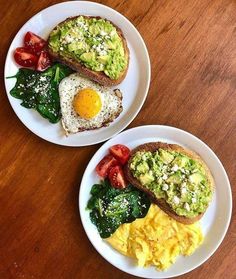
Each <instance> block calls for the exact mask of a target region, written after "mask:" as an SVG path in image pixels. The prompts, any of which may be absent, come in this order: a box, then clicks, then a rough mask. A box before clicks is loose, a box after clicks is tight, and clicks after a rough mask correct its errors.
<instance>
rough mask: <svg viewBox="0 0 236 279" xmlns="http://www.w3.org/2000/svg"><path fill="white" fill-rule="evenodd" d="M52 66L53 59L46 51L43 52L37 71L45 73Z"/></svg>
mask: <svg viewBox="0 0 236 279" xmlns="http://www.w3.org/2000/svg"><path fill="white" fill-rule="evenodd" d="M50 66H51V59H50V57H49V54H48V53H47V52H46V51H44V50H43V51H41V53H40V56H39V60H38V63H37V66H36V70H37V71H40V72H43V71H44V70H46V69H47V68H48V67H50Z"/></svg>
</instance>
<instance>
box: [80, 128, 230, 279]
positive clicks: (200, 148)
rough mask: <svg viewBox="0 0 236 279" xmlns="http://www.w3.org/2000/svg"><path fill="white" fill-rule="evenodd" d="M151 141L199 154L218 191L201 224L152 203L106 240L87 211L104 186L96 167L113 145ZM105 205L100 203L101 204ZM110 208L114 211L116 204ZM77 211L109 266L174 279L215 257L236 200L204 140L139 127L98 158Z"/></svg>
mask: <svg viewBox="0 0 236 279" xmlns="http://www.w3.org/2000/svg"><path fill="white" fill-rule="evenodd" d="M151 141H162V142H167V143H175V144H179V145H181V146H184V147H187V148H189V149H191V150H193V151H195V152H196V153H198V154H199V155H200V156H201V157H202V158H203V159H204V161H205V162H206V163H207V165H208V167H209V169H210V170H211V173H212V175H213V177H214V180H215V192H214V195H213V199H212V202H211V204H210V206H209V208H208V209H207V211H206V213H205V214H204V216H203V218H202V219H201V220H200V221H198V222H195V223H193V224H190V225H186V224H182V223H179V222H178V221H176V220H174V219H173V218H171V217H170V216H169V215H167V214H166V213H165V212H163V211H162V210H161V209H160V208H159V207H158V206H157V205H156V204H153V203H152V202H151V204H150V205H148V206H150V207H149V209H148V210H147V212H146V213H145V214H146V215H145V216H144V217H141V218H136V219H135V220H134V221H131V222H129V223H122V224H121V225H120V226H119V227H118V228H117V229H116V230H115V232H113V233H112V234H111V235H109V236H108V237H105V238H102V237H101V236H100V234H99V230H98V229H97V227H96V226H95V225H94V224H95V222H91V218H90V211H89V210H87V209H88V207H87V206H88V201H89V200H91V194H90V191H91V187H92V185H94V184H96V183H99V181H100V178H99V176H98V175H97V174H96V172H95V168H96V165H97V164H98V162H99V161H100V160H101V159H102V158H103V157H104V155H106V152H107V150H108V149H109V148H110V147H111V146H113V145H114V144H118V143H119V144H124V145H126V146H128V147H129V148H130V149H133V148H134V147H136V146H138V145H140V144H143V143H146V142H151ZM131 190H132V189H131ZM131 190H129V193H130V191H131ZM96 191H97V190H96ZM96 191H95V190H94V191H93V192H96ZM116 191H117V190H116ZM126 192H127V191H126ZM129 193H125V195H128V194H129ZM116 195H118V194H117V193H116ZM122 196H124V193H122V194H121V195H118V196H116V197H115V198H114V200H119V199H121V197H122ZM126 200H128V199H126ZM102 202H103V201H102V199H99V203H102ZM109 206H110V205H109ZM110 207H111V208H114V204H113V207H112V206H110ZM79 208H80V216H81V220H82V224H83V226H84V229H85V232H86V234H87V236H88V238H89V240H90V241H91V243H92V244H93V246H94V247H95V249H96V250H97V251H98V252H99V253H100V254H101V255H102V256H103V257H104V258H105V259H106V260H107V261H108V262H110V263H111V264H112V265H114V266H116V267H117V268H119V269H120V270H122V271H124V272H127V273H130V274H132V275H135V276H139V277H143V278H170V277H174V276H178V275H182V274H184V273H187V272H190V271H191V270H193V269H195V268H197V267H198V266H199V265H201V264H202V263H204V262H205V261H206V260H207V259H208V258H209V257H210V256H211V255H212V254H213V253H214V252H215V250H216V249H217V248H218V246H219V245H220V243H221V242H222V240H223V238H224V236H225V234H226V232H227V229H228V226H229V223H230V218H231V211H232V196H231V188H230V184H229V181H228V177H227V174H226V172H225V170H224V168H223V166H222V164H221V162H220V161H219V159H218V158H217V157H216V155H215V154H214V153H213V151H212V150H211V149H210V148H209V147H208V146H207V145H206V144H204V143H203V142H202V141H201V140H199V139H198V138H196V137H195V136H193V135H191V134H189V133H187V132H185V131H183V130H179V129H176V128H173V127H168V126H158V125H155V126H141V127H137V128H133V129H130V130H127V131H125V132H122V133H121V134H119V135H117V136H116V137H114V138H112V139H111V140H109V141H108V142H106V143H105V144H104V145H103V146H102V147H101V148H100V149H99V150H98V151H97V152H96V153H95V155H94V156H93V158H92V159H91V161H90V163H89V164H88V166H87V169H86V171H85V173H84V176H83V179H82V182H81V187H80V195H79ZM111 214H112V212H111ZM217 216H218V217H220V218H217ZM107 222H109V219H107ZM103 226H106V223H103ZM107 226H109V224H108V223H107Z"/></svg>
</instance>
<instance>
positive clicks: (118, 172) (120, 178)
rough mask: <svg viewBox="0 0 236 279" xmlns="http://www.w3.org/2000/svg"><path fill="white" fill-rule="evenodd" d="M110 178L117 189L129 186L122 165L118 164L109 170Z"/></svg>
mask: <svg viewBox="0 0 236 279" xmlns="http://www.w3.org/2000/svg"><path fill="white" fill-rule="evenodd" d="M108 177H109V180H110V182H111V185H112V186H113V187H114V188H117V189H124V188H125V187H126V186H127V182H126V180H125V176H124V172H123V170H122V167H121V166H119V165H117V166H115V167H113V168H111V169H110V172H109V176H108Z"/></svg>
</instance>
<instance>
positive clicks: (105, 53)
mask: <svg viewBox="0 0 236 279" xmlns="http://www.w3.org/2000/svg"><path fill="white" fill-rule="evenodd" d="M99 55H102V56H104V55H107V52H106V51H105V50H102V51H100V52H99Z"/></svg>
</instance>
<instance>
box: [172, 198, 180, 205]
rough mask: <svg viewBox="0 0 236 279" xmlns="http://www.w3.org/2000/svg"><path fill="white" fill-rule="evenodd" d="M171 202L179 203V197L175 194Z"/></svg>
mask: <svg viewBox="0 0 236 279" xmlns="http://www.w3.org/2000/svg"><path fill="white" fill-rule="evenodd" d="M173 203H174V204H179V198H178V197H177V196H174V197H173Z"/></svg>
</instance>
